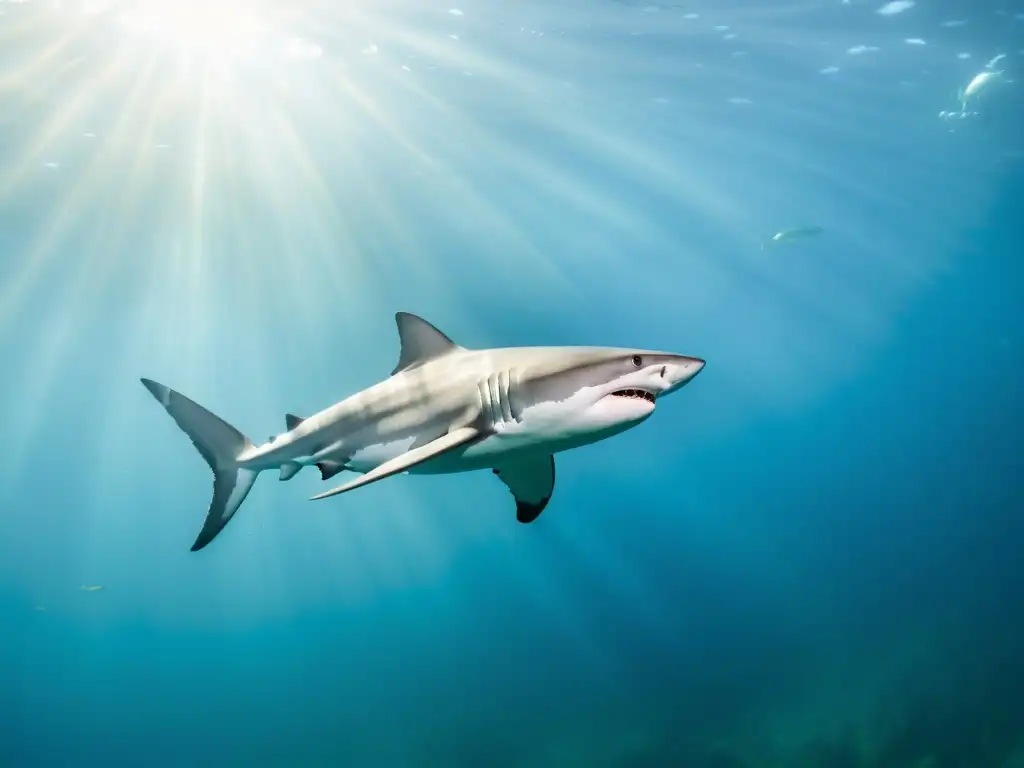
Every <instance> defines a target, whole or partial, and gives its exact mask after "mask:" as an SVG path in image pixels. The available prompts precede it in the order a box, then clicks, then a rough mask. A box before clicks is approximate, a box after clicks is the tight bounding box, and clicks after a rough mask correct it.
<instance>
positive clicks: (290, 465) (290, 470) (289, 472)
mask: <svg viewBox="0 0 1024 768" xmlns="http://www.w3.org/2000/svg"><path fill="white" fill-rule="evenodd" d="M301 469H302V465H301V464H299V462H297V461H286V462H285V463H284V464H282V465H281V481H282V482H284V481H285V480H291V479H292V478H293V477H295V476H296V475H297V474H299V472H300V471H301Z"/></svg>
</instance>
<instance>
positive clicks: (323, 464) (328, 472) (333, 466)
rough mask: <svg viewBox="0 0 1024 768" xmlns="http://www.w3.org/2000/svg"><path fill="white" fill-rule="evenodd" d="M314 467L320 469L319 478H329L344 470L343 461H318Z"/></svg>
mask: <svg viewBox="0 0 1024 768" xmlns="http://www.w3.org/2000/svg"><path fill="white" fill-rule="evenodd" d="M316 468H317V469H319V470H320V479H321V480H330V479H331V478H332V477H334V476H335V475H336V474H338V473H339V472H344V471H345V462H344V461H318V462H317V464H316Z"/></svg>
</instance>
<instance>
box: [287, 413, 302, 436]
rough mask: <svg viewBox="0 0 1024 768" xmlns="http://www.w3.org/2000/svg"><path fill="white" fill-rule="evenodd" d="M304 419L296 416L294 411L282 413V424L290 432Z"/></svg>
mask: <svg viewBox="0 0 1024 768" xmlns="http://www.w3.org/2000/svg"><path fill="white" fill-rule="evenodd" d="M304 421H305V419H304V418H302V417H301V416H296V415H295V414H294V413H286V414H285V415H284V424H285V426H286V427H288V431H289V432H291V431H292V430H293V429H295V428H296V427H297V426H299V424H301V423H302V422H304Z"/></svg>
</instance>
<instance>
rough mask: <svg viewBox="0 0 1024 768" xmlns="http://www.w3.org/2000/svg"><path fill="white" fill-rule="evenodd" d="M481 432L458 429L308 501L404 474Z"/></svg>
mask: <svg viewBox="0 0 1024 768" xmlns="http://www.w3.org/2000/svg"><path fill="white" fill-rule="evenodd" d="M481 434H482V433H481V431H480V430H479V429H477V428H476V427H459V428H458V429H453V430H452V431H451V432H448V433H447V434H444V435H441V437H439V438H437V439H436V440H431V441H430V442H429V443H427V444H426V445H421V446H420V447H419V448H413V449H412V450H411V451H406V452H405V453H403V454H402V455H400V456H395V458H393V459H391V460H390V461H385V462H384V463H383V464H381V465H380V466H378V467H376V468H375V469H372V470H370V471H369V472H367V473H366V474H365V475H363V476H361V477H357V478H356V479H355V480H352V481H350V482H348V483H345V484H344V485H339V486H338V487H337V488H332V489H331V490H329V491H324V492H323V493H318V494H317V495H316V496H312V497H310V500H311V501H313V500H316V499H326V498H327V497H328V496H336V495H337V494H339V493H345V491H351V490H354V489H356V488H359V487H360V486H363V485H369V484H370V483H374V482H376V481H378V480H383V479H384V478H385V477H391V475H397V474H398V473H399V472H405V471H406V470H407V469H410V468H412V467H415V466H416V465H417V464H422V463H423V462H425V461H428V460H430V459H433V458H436V457H438V456H440V455H441V454H442V453H447V452H448V451H451V450H454V449H456V448H458V447H459V446H462V445H466V444H467V443H471V442H473V441H474V440H476V439H477V438H478V437H480V435H481Z"/></svg>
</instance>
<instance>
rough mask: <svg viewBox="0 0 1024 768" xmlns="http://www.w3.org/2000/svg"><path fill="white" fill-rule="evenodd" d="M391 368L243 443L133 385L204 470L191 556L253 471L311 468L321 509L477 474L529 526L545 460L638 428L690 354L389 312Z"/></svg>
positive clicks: (697, 361) (188, 407)
mask: <svg viewBox="0 0 1024 768" xmlns="http://www.w3.org/2000/svg"><path fill="white" fill-rule="evenodd" d="M395 321H396V323H397V325H398V336H399V347H400V352H399V359H398V364H397V365H396V366H395V369H394V370H393V371H392V372H391V376H390V377H388V378H387V379H384V380H383V381H380V382H378V383H376V384H374V385H373V386H370V387H369V388H367V389H364V390H362V391H360V392H357V393H355V394H352V395H351V396H349V397H346V398H345V399H343V400H341V401H340V402H338V403H336V404H334V405H332V406H330V407H328V408H325V409H324V410H322V411H320V412H319V413H316V414H313V415H311V416H308V417H302V416H297V415H295V414H293V413H287V414H285V417H284V420H285V427H286V430H287V431H285V432H283V433H281V434H278V435H275V436H273V437H271V438H270V439H269V440H267V442H265V443H262V444H259V445H257V444H254V443H253V442H252V441H251V440H249V438H247V437H246V436H245V435H244V434H242V433H241V432H239V431H238V430H237V429H235V427H233V426H231V425H230V424H228V423H227V422H226V421H224V420H223V419H221V418H220V417H219V416H216V415H215V414H213V413H211V412H210V411H208V410H206V409H205V408H203V407H202V406H200V405H198V404H197V403H195V402H194V401H192V400H190V399H189V398H187V397H186V396H185V395H183V394H181V393H179V392H177V391H175V390H173V389H171V388H169V387H167V386H164V385H163V384H160V383H158V382H156V381H153V380H152V379H147V378H143V379H141V381H142V384H143V385H144V386H145V387H146V389H148V390H149V392H150V393H151V394H152V395H153V397H154V398H156V400H157V402H159V403H160V405H162V406H163V407H164V409H166V411H167V413H169V414H170V416H171V418H172V419H174V421H175V422H176V423H177V425H178V427H179V428H180V429H181V430H182V431H183V432H184V433H185V434H186V435H187V436H188V437H189V439H190V440H191V441H192V443H193V444H194V445H195V447H196V449H197V450H198V451H199V453H200V455H201V456H202V457H203V459H205V460H206V463H207V464H208V465H209V467H210V469H211V470H212V472H213V498H212V500H211V502H210V507H209V509H208V510H207V514H206V519H205V521H204V523H203V526H202V529H201V530H200V532H199V535H198V537H197V538H196V540H195V543H194V544H193V545H192V548H191V551H193V552H196V551H198V550H201V549H203V548H204V547H206V546H207V545H208V544H209V543H210V542H211V541H213V540H214V538H216V536H217V535H218V534H219V533H220V532H221V531H222V530H223V529H224V527H225V526H226V525H227V524H228V522H229V521H230V520H231V519H232V517H233V516H234V515H235V513H236V512H237V511H238V509H239V507H240V506H241V505H242V502H243V501H245V498H246V496H248V494H249V491H250V490H251V489H252V486H253V484H254V483H255V481H256V478H257V476H258V475H259V474H260V473H261V472H265V471H270V470H276V471H277V472H278V473H279V474H278V477H279V479H280V480H282V481H287V480H291V479H292V478H293V477H295V475H297V474H298V473H299V472H300V471H301V470H302V468H303V467H307V466H315V467H316V468H317V469H318V470H319V471H320V478H321V480H322V481H327V480H330V479H331V478H333V477H335V476H336V475H339V474H341V473H342V472H350V473H353V474H354V475H355V477H354V478H352V479H350V480H348V482H345V483H342V484H341V485H339V486H337V487H335V488H332V489H330V490H327V491H324V492H323V493H318V494H316V495H315V496H313V497H311V498H312V499H314V500H316V499H326V498H329V497H331V496H336V495H338V494H341V493H346V492H348V491H352V490H355V489H356V488H360V487H362V486H365V485H369V484H370V483H375V482H377V481H378V480H383V479H385V478H387V477H391V476H392V475H397V474H400V473H408V474H452V473H459V472H469V471H475V470H488V469H489V470H491V471H492V472H493V473H494V474H495V475H496V476H497V477H498V479H499V480H501V482H502V483H504V485H505V486H506V487H507V488H508V490H509V491H511V494H512V496H513V498H514V500H515V504H516V519H517V520H518V521H519V522H520V523H532V522H533V521H535V520H536V519H537V518H538V517H539V516H540V514H541V512H543V511H544V509H545V507H547V505H548V502H549V501H550V500H551V496H552V493H553V491H554V488H555V458H554V456H555V454H556V453H560V452H562V451H567V450H570V449H573V448H579V447H581V446H585V445H588V444H591V443H595V442H597V441H599V440H604V439H606V438H609V437H612V436H613V435H617V434H619V433H621V432H624V431H625V430H627V429H631V428H632V427H635V426H637V425H638V424H640V423H642V422H644V421H646V420H647V419H648V418H649V417H650V416H651V414H653V413H654V411H655V408H656V406H657V404H658V401H659V400H660V399H661V398H663V397H665V396H666V395H668V394H670V393H672V392H675V391H677V390H679V389H680V388H682V387H683V386H685V385H686V384H687V383H689V382H690V381H692V380H693V378H694V377H695V376H696V375H697V374H699V373H700V372H701V371H702V370H703V369H704V366H705V361H704V360H703V359H702V358H699V357H691V356H688V355H680V354H674V353H669V352H653V351H648V350H636V349H623V348H618V347H505V348H496V349H470V348H467V347H463V346H461V345H459V344H456V343H455V342H454V341H452V340H451V339H450V338H449V337H448V336H447V335H445V334H444V333H443V332H441V331H440V330H438V329H437V328H436V327H435V326H434V325H432V324H431V323H429V322H427V321H426V320H424V319H423V318H421V317H419V316H417V315H414V314H410V313H408V312H399V313H397V314H396V315H395Z"/></svg>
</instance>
